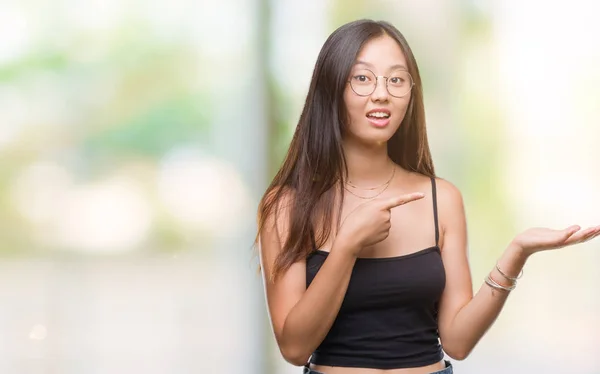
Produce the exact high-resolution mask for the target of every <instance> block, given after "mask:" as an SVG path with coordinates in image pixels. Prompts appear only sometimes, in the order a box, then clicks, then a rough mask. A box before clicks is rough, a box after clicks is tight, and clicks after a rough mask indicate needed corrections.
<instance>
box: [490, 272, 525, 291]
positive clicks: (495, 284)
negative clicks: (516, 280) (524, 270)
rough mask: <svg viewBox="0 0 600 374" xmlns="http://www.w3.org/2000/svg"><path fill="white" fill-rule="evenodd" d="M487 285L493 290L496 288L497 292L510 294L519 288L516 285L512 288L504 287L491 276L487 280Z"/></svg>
mask: <svg viewBox="0 0 600 374" xmlns="http://www.w3.org/2000/svg"><path fill="white" fill-rule="evenodd" d="M485 283H486V284H487V285H488V286H490V287H492V288H495V289H497V290H502V291H506V292H510V291H512V290H514V289H515V288H516V287H517V285H516V284H513V285H512V286H510V287H506V286H503V285H501V284H499V283H498V282H496V281H495V280H494V279H493V278H492V277H491V276H490V275H489V274H488V276H487V277H486V278H485Z"/></svg>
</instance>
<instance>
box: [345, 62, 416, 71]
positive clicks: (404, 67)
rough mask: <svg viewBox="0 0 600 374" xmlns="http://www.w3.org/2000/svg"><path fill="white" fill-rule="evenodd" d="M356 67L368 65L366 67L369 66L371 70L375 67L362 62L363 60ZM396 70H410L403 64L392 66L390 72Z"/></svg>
mask: <svg viewBox="0 0 600 374" xmlns="http://www.w3.org/2000/svg"><path fill="white" fill-rule="evenodd" d="M354 65H366V66H368V67H370V68H372V67H373V65H372V64H369V63H368V62H366V61H361V60H358V61H356V63H355V64H354ZM394 69H405V70H408V68H407V67H406V66H404V65H402V64H396V65H392V66H390V70H394Z"/></svg>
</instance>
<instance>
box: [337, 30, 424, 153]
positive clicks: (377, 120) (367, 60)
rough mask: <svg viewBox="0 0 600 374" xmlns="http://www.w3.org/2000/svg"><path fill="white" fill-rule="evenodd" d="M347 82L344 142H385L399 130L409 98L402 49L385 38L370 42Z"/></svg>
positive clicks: (386, 36)
mask: <svg viewBox="0 0 600 374" xmlns="http://www.w3.org/2000/svg"><path fill="white" fill-rule="evenodd" d="M376 76H379V78H375V77H376ZM384 77H388V82H387V86H388V87H387V89H386V80H385V78H384ZM348 80H349V82H348V84H347V85H346V89H345V90H344V102H345V103H346V108H347V110H348V116H349V124H348V128H347V131H346V132H345V136H344V139H345V140H346V141H347V140H350V141H358V142H360V143H364V144H368V145H374V144H381V143H384V142H387V141H388V140H389V139H390V138H391V137H392V135H394V133H395V132H396V130H398V127H400V123H401V122H402V120H403V119H404V115H405V114H406V109H407V107H408V104H409V102H410V96H411V94H410V90H411V88H412V78H411V77H410V75H409V74H408V65H407V63H406V58H405V57H404V53H402V49H400V46H399V45H398V43H397V42H396V41H395V40H394V39H392V38H391V37H389V36H388V35H383V36H381V37H378V38H375V39H372V40H370V41H369V42H367V43H366V44H365V45H364V46H363V48H362V49H361V51H360V52H359V54H358V57H357V59H356V61H355V64H354V66H353V68H352V71H351V73H350V76H349V77H348ZM375 83H377V85H376V86H375ZM397 96H399V97H397Z"/></svg>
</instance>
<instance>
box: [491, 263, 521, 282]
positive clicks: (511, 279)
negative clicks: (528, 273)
mask: <svg viewBox="0 0 600 374" xmlns="http://www.w3.org/2000/svg"><path fill="white" fill-rule="evenodd" d="M496 270H498V273H500V275H502V276H503V277H504V278H506V279H508V280H509V281H511V282H513V283H517V280H518V279H520V278H521V277H522V276H523V269H521V272H520V273H519V275H517V276H516V278H513V277H509V276H508V275H506V274H504V272H503V271H502V270H500V266H498V262H496Z"/></svg>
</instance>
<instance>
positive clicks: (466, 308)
mask: <svg viewBox="0 0 600 374" xmlns="http://www.w3.org/2000/svg"><path fill="white" fill-rule="evenodd" d="M439 185H440V188H439V196H438V197H439V199H438V200H439V203H440V209H439V211H440V222H441V225H442V232H443V236H442V240H443V242H442V245H441V247H442V258H443V261H444V267H445V269H446V288H445V289H444V293H443V295H442V299H441V301H440V311H439V332H440V340H441V342H442V346H443V348H444V351H445V352H446V353H447V354H448V355H449V356H450V357H452V358H454V359H457V360H462V359H464V358H466V357H467V356H468V355H469V353H470V352H471V351H472V349H473V348H474V347H475V345H476V344H477V342H478V341H479V340H480V339H481V337H482V336H483V335H484V334H485V333H486V331H487V330H488V329H489V328H490V326H491V325H492V324H493V323H494V321H495V320H496V318H497V317H498V315H499V314H500V311H501V310H502V308H503V307H504V303H505V302H506V299H507V298H508V294H509V292H507V291H503V290H495V289H493V288H491V287H490V286H488V285H487V284H485V283H484V282H482V286H481V288H480V289H479V291H478V292H477V294H476V295H475V296H473V292H472V282H471V276H470V269H469V264H468V260H467V229H466V219H465V212H464V207H463V201H462V196H461V194H460V192H459V191H458V189H456V187H454V186H453V185H451V184H450V183H449V182H447V181H443V180H440V183H439ZM579 230H580V227H579V226H571V227H569V228H567V229H564V230H551V229H538V228H536V229H529V230H527V231H525V232H524V233H522V234H520V235H518V236H517V237H516V238H515V239H514V240H513V241H512V242H511V244H510V245H509V246H508V247H507V248H506V250H505V251H504V253H503V254H502V256H501V257H500V259H499V260H498V267H499V268H500V269H501V270H502V272H503V273H504V274H506V275H508V276H509V277H515V276H516V275H517V274H518V273H519V272H520V271H521V269H522V268H523V266H524V265H525V262H526V261H527V259H528V258H529V256H530V255H531V254H533V253H535V252H537V251H540V250H546V249H553V248H560V247H564V246H567V245H572V244H576V243H580V242H583V241H586V240H590V239H592V238H594V237H595V236H597V235H598V234H599V233H600V226H598V227H592V228H588V229H586V230H581V231H579ZM490 277H491V278H492V279H493V280H494V281H496V282H497V283H499V284H501V285H503V286H506V287H508V286H511V284H512V282H510V281H508V280H507V279H506V278H504V276H503V275H502V274H500V273H499V272H498V270H497V269H496V268H495V267H494V268H493V270H492V271H491V273H490Z"/></svg>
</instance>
